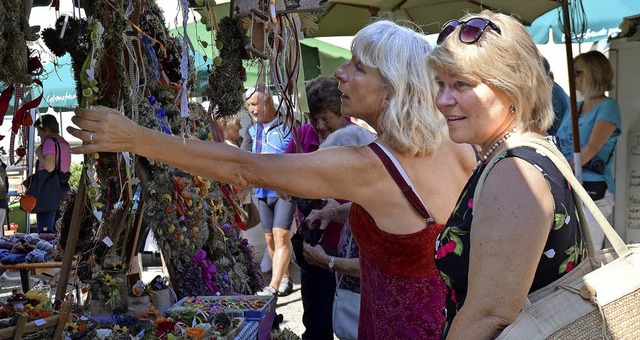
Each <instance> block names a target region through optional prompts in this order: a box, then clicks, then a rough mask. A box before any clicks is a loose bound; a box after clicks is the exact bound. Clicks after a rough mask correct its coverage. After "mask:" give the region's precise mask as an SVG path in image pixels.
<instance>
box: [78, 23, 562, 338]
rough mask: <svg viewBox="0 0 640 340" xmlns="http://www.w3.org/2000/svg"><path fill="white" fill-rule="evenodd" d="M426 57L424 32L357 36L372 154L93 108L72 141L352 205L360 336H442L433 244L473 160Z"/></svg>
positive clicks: (379, 28) (343, 83)
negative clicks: (287, 148) (288, 144)
mask: <svg viewBox="0 0 640 340" xmlns="http://www.w3.org/2000/svg"><path fill="white" fill-rule="evenodd" d="M430 51H431V46H430V45H429V43H428V42H427V41H426V40H425V39H424V37H423V35H422V34H421V33H418V32H415V31H413V30H412V29H409V28H406V27H402V26H399V25H397V24H395V23H393V22H390V21H388V20H380V21H376V22H374V23H372V24H369V25H368V26H366V27H364V28H363V29H361V30H360V31H359V32H358V33H357V34H356V36H355V37H354V39H353V43H352V45H351V52H352V58H351V59H350V60H349V61H348V62H347V63H345V64H344V65H342V66H341V67H340V68H338V69H337V70H336V71H335V73H334V75H335V77H336V79H338V81H339V89H340V92H342V96H341V99H342V106H341V111H342V114H343V115H345V116H350V117H356V118H360V119H363V120H365V121H366V122H367V123H368V124H370V125H371V126H372V127H374V128H375V130H376V131H377V132H378V136H379V137H378V139H377V141H376V142H375V143H371V144H369V145H368V146H363V147H346V146H341V147H330V148H326V149H320V150H318V151H316V152H311V153H302V154H255V153H248V152H245V151H242V150H239V149H238V148H234V147H230V146H228V145H225V144H223V143H207V142H202V141H197V140H190V139H183V138H180V137H177V136H170V135H167V134H163V133H158V132H156V131H153V130H150V129H146V128H144V127H141V126H139V125H137V124H135V123H134V122H133V121H131V120H130V119H128V118H127V117H125V116H124V115H122V114H121V113H120V112H118V111H117V110H114V109H110V108H105V107H100V106H94V107H93V108H90V109H86V108H76V109H75V116H74V117H73V118H72V121H73V123H74V124H75V125H76V126H78V127H79V128H80V129H77V128H74V127H69V128H68V130H69V132H70V133H72V134H73V135H74V136H76V137H78V138H80V139H81V140H83V141H89V139H90V136H93V138H92V140H93V143H92V144H84V145H82V146H79V147H77V148H74V149H73V152H74V153H91V152H96V151H98V150H100V151H110V152H119V151H123V150H128V151H130V152H133V153H136V154H138V155H141V156H143V157H147V158H151V159H153V160H156V161H159V162H164V163H167V164H170V165H172V166H174V167H177V168H181V169H184V170H186V171H189V172H191V173H194V174H199V175H202V176H205V177H208V178H213V179H215V180H218V181H222V182H226V183H230V184H233V185H237V186H239V187H268V188H271V189H272V190H277V191H279V192H283V193H286V194H290V195H292V196H295V197H307V198H310V199H313V198H327V197H332V198H340V199H344V200H348V201H350V202H352V205H351V209H350V212H349V224H350V225H351V230H352V232H353V236H354V238H355V240H356V241H357V243H358V245H359V246H360V273H361V276H360V277H361V294H360V296H361V304H360V320H359V326H358V336H359V338H361V339H435V338H438V337H439V336H440V333H441V330H442V326H443V324H444V319H445V318H444V315H443V314H442V308H443V306H444V295H445V293H446V292H445V286H444V283H443V282H442V279H441V278H440V276H439V275H438V272H437V270H436V268H435V264H434V257H433V244H434V242H435V238H436V235H438V233H439V232H440V231H441V230H442V228H443V223H444V221H446V220H447V218H448V217H449V215H450V214H451V211H452V210H453V208H454V207H455V202H456V197H457V196H458V194H459V193H460V192H461V191H462V188H463V186H464V183H465V182H466V181H467V179H468V178H469V174H470V173H471V170H472V169H473V166H474V164H475V162H476V157H475V153H474V151H473V149H472V148H471V147H470V146H469V145H459V144H456V143H454V142H452V141H451V140H450V139H449V138H448V135H447V131H446V121H445V119H444V118H443V117H442V115H440V114H439V113H438V111H437V109H436V107H435V105H434V101H433V93H434V91H435V90H434V89H433V88H432V87H431V84H432V81H431V80H430V79H429V78H430V75H429V71H428V70H427V63H426V57H427V56H428V55H429V52H430ZM550 93H551V91H549V95H550ZM549 105H550V104H549ZM385 150H386V151H385ZM393 159H395V161H396V162H397V163H396V162H394V161H393ZM213 165H215V166H213ZM401 173H404V174H405V175H406V179H404V180H403V181H402V180H400V178H401V177H402V175H401ZM391 174H393V175H394V176H395V177H392V176H391ZM396 175H397V176H396ZM394 178H395V180H394ZM396 180H397V182H396ZM410 183H411V184H410ZM427 207H428V210H427ZM275 270H276V266H275V265H274V271H275Z"/></svg>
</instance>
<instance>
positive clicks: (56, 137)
mask: <svg viewBox="0 0 640 340" xmlns="http://www.w3.org/2000/svg"><path fill="white" fill-rule="evenodd" d="M33 126H34V127H35V128H36V131H37V133H38V136H39V137H40V145H39V146H38V147H37V148H36V150H35V154H36V157H37V158H38V169H36V170H42V169H46V170H47V171H48V172H52V171H54V170H55V169H56V167H57V164H58V161H60V170H61V171H62V172H69V170H70V168H71V154H70V153H69V149H70V147H69V143H68V142H67V141H66V140H65V139H64V138H63V137H62V136H60V126H59V125H58V121H57V120H56V117H55V116H54V115H50V114H45V115H42V116H40V118H38V119H37V120H36V122H35V123H34V124H33ZM57 145H58V146H59V148H60V152H59V153H58V151H56V149H57V148H56V146H57ZM36 218H37V225H38V233H55V232H56V229H55V225H56V221H57V220H58V219H59V218H60V210H59V209H58V210H56V211H51V212H44V213H37V214H36Z"/></svg>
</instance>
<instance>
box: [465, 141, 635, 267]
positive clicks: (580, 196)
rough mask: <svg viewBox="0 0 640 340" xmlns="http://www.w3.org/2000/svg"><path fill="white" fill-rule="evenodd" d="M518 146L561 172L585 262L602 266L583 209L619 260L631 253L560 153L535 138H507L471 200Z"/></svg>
mask: <svg viewBox="0 0 640 340" xmlns="http://www.w3.org/2000/svg"><path fill="white" fill-rule="evenodd" d="M518 147H529V148H532V149H534V150H537V151H538V152H540V153H541V154H543V155H545V156H546V157H547V158H549V159H550V160H551V161H552V162H553V164H554V165H555V166H556V168H557V169H558V170H560V172H561V173H562V175H563V176H564V178H565V179H566V180H567V182H568V183H569V184H570V185H571V187H572V189H573V190H572V191H573V194H574V200H575V204H576V208H577V210H578V216H579V218H580V229H581V231H582V234H583V235H584V239H585V242H586V243H587V250H588V254H587V256H588V257H589V260H590V261H591V264H592V265H593V266H594V268H599V267H600V266H602V263H601V262H600V261H599V260H598V259H597V256H596V247H595V245H594V243H593V238H592V237H591V231H590V230H589V224H588V221H587V219H586V218H585V216H584V207H586V208H587V209H588V210H589V212H590V213H591V214H592V215H593V217H594V219H595V220H596V222H597V223H598V225H599V226H600V229H602V231H603V232H604V234H605V236H606V237H607V239H608V240H609V242H610V243H611V245H612V247H613V249H614V250H615V252H616V253H617V254H618V256H619V257H626V256H629V255H630V254H631V251H630V250H629V247H627V245H626V244H625V243H624V241H623V240H622V238H620V235H618V233H617V232H616V231H615V230H614V229H613V227H611V224H609V222H608V221H607V219H606V218H605V217H604V215H603V214H602V212H601V211H600V209H599V208H598V207H597V206H596V204H595V203H594V202H593V200H592V199H591V197H589V194H587V192H586V190H585V189H584V188H583V187H582V184H580V182H579V181H578V179H577V178H576V177H575V176H574V174H573V170H571V167H570V166H569V163H567V161H566V159H565V158H564V156H562V154H561V153H560V150H558V148H556V147H555V146H554V145H552V144H550V143H549V142H547V141H545V140H543V139H539V138H511V139H509V141H508V143H507V147H506V148H504V149H502V151H501V152H500V153H499V154H498V155H496V156H494V157H493V158H492V159H491V161H490V162H489V164H488V165H487V167H486V168H485V169H484V170H483V172H482V174H481V175H480V178H479V180H478V184H477V186H476V189H475V192H474V195H473V201H474V202H479V200H478V199H479V198H480V193H481V191H482V187H483V185H484V182H485V180H486V177H487V175H488V174H489V172H490V171H491V169H492V168H493V166H494V165H495V164H496V163H497V162H498V161H499V160H500V159H502V155H504V154H506V153H507V151H509V150H511V149H515V148H518Z"/></svg>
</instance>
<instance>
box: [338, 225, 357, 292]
mask: <svg viewBox="0 0 640 340" xmlns="http://www.w3.org/2000/svg"><path fill="white" fill-rule="evenodd" d="M351 242H353V235H352V234H351V231H349V245H348V246H347V254H346V255H345V258H346V259H348V258H349V255H351ZM336 277H338V284H337V285H336V291H338V289H340V284H341V283H342V278H343V277H344V274H343V273H336Z"/></svg>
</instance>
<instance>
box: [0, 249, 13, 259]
mask: <svg viewBox="0 0 640 340" xmlns="http://www.w3.org/2000/svg"><path fill="white" fill-rule="evenodd" d="M9 254H11V250H8V249H0V260H2V258H3V257H5V256H7V255H9Z"/></svg>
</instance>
